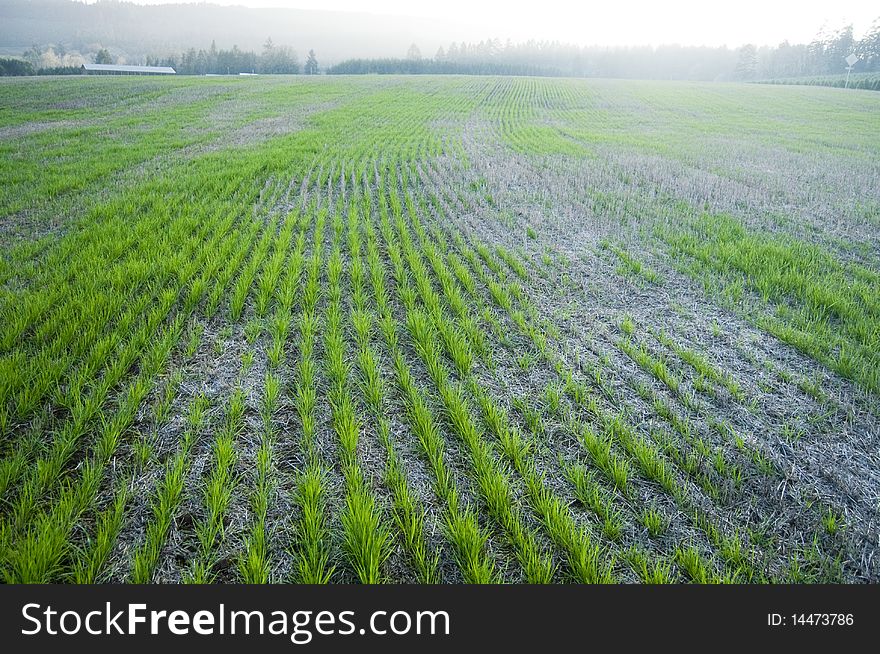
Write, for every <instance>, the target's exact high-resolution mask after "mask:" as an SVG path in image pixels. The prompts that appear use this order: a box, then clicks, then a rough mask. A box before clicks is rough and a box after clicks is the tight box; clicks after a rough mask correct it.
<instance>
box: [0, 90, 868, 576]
mask: <svg viewBox="0 0 880 654" xmlns="http://www.w3.org/2000/svg"><path fill="white" fill-rule="evenodd" d="M0 100H2V101H0V151H2V157H0V180H2V184H0V251H2V259H0V570H2V576H3V579H4V580H5V581H7V582H32V581H40V582H50V581H51V582H96V581H97V582H104V581H113V582H197V583H200V582H231V581H238V582H255V583H262V582H306V583H325V582H347V583H357V582H363V583H377V582H391V583H394V582H420V583H437V582H452V583H461V582H473V583H480V582H528V583H545V582H587V583H594V582H619V583H632V582H644V583H680V582H696V583H713V582H756V583H765V582H807V583H812V582H857V581H873V582H876V581H878V580H880V557H878V556H875V553H876V548H877V547H878V545H877V543H878V537H880V533H878V530H880V522H878V509H880V447H878V443H880V402H878V398H880V184H878V179H880V129H878V126H880V94H877V93H873V92H868V91H846V92H844V91H842V90H839V89H830V88H809V87H794V86H767V85H753V84H748V85H723V84H691V83H671V82H669V83H663V82H624V81H581V80H552V79H531V78H479V77H468V78H456V77H443V78H432V77H409V78H406V77H382V78H371V77H360V78H345V77H341V78H317V79H305V78H271V77H254V78H248V79H237V78H214V79H197V78H189V79H186V78H177V79H171V80H169V79H154V78H75V79H39V80H34V79H22V80H0Z"/></svg>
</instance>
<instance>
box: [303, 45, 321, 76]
mask: <svg viewBox="0 0 880 654" xmlns="http://www.w3.org/2000/svg"><path fill="white" fill-rule="evenodd" d="M305 73H306V75H317V74H318V59H317V57H316V56H315V51H314V50H309V56H308V59H306V66H305Z"/></svg>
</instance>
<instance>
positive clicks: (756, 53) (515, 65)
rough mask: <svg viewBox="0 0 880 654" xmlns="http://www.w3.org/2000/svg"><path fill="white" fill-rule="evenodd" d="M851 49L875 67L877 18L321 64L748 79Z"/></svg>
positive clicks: (860, 65) (824, 65) (879, 37)
mask: <svg viewBox="0 0 880 654" xmlns="http://www.w3.org/2000/svg"><path fill="white" fill-rule="evenodd" d="M852 53H855V54H856V55H857V56H858V57H859V61H858V62H857V64H856V65H855V67H854V70H855V71H858V72H880V18H878V19H877V20H876V21H875V22H874V24H873V26H872V27H871V29H870V30H869V31H868V33H867V34H865V36H864V37H863V38H862V39H859V40H856V39H855V38H854V37H853V29H852V26H847V27H844V28H843V29H840V30H838V31H836V32H833V33H829V34H825V33H820V34H819V35H817V36H816V38H814V39H813V41H811V42H810V43H806V44H794V45H792V44H790V43H788V42H787V41H786V42H783V43H781V44H779V45H778V46H775V47H771V46H762V47H757V46H755V45H744V46H742V47H740V48H737V49H730V48H727V47H724V46H721V47H714V48H713V47H692V46H691V47H689V46H677V45H667V46H659V47H650V46H636V47H597V46H587V47H581V46H576V45H570V44H565V43H558V42H547V41H527V42H525V43H511V42H510V41H507V42H506V43H502V42H500V41H498V40H497V39H492V40H488V41H480V42H479V43H476V44H472V43H452V44H450V45H449V46H448V48H445V49H444V48H442V47H441V48H440V49H439V50H438V51H437V53H436V54H435V55H434V57H433V58H423V57H422V56H421V52H420V50H419V48H418V46H416V45H415V44H413V45H412V46H410V48H409V50H408V51H407V53H406V57H400V58H385V59H348V60H346V61H343V62H340V63H338V64H336V65H334V66H331V67H330V68H328V70H327V72H328V73H330V74H340V75H345V74H349V75H352V74H444V73H449V74H474V75H552V76H569V77H625V78H626V77H628V78H639V79H688V80H725V79H727V80H755V79H768V78H780V77H799V76H815V75H830V74H835V73H842V72H844V71H845V69H846V63H845V61H844V59H845V58H846V57H847V56H848V55H849V54H852Z"/></svg>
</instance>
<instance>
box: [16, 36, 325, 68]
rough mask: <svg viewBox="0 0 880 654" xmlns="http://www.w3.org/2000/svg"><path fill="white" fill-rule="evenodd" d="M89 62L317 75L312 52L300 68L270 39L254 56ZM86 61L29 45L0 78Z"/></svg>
mask: <svg viewBox="0 0 880 654" xmlns="http://www.w3.org/2000/svg"><path fill="white" fill-rule="evenodd" d="M59 51H60V54H59ZM88 59H91V61H92V62H94V63H96V64H114V63H126V64H135V65H140V64H143V65H146V66H170V67H172V68H174V70H175V71H176V72H177V73H178V74H180V75H237V74H239V73H260V74H264V75H297V74H300V73H305V74H307V75H316V74H317V73H318V72H319V66H318V59H317V56H316V54H315V51H314V50H309V53H308V57H307V58H306V61H305V64H304V65H302V66H301V65H300V63H299V59H298V57H297V53H296V50H294V49H292V48H290V47H287V46H279V45H276V44H275V43H273V42H272V38H271V37H269V38H268V39H267V40H266V42H265V44H264V45H263V50H262V52H260V53H256V52H253V51H249V50H241V49H239V48H238V46H232V48H231V49H228V50H224V49H222V48H217V44H216V42H214V41H212V42H211V47H210V48H208V49H207V50H206V49H199V50H196V49H195V48H190V49H189V50H186V51H185V52H182V53H181V54H180V55H170V56H147V57H146V58H145V59H143V60H135V61H129V60H117V58H116V57H114V56H113V55H112V54H111V53H110V51H109V50H107V49H106V48H101V49H99V50H98V51H97V52H95V53H94V54H92V55H90V56H89V57H88ZM86 61H87V59H86V58H85V57H82V56H80V55H78V56H77V57H76V58H75V59H74V58H71V57H70V56H69V55H68V53H66V52H64V51H63V49H62V48H60V47H58V46H50V47H46V48H40V47H39V46H36V45H34V46H32V47H31V48H29V49H28V50H27V51H25V53H24V54H23V56H22V58H21V59H18V58H15V59H13V58H7V59H0V76H20V75H77V74H79V73H80V72H81V66H82V64H83V63H86Z"/></svg>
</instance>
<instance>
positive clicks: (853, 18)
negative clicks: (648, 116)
mask: <svg viewBox="0 0 880 654" xmlns="http://www.w3.org/2000/svg"><path fill="white" fill-rule="evenodd" d="M133 1H134V2H140V3H141V4H162V3H165V2H173V1H176V2H182V1H186V0H133ZM208 1H209V2H214V3H216V4H223V5H245V6H248V7H295V8H298V9H338V10H343V11H369V12H371V13H377V14H397V15H404V16H420V17H430V18H437V19H438V22H439V23H440V24H438V25H437V27H438V28H440V30H441V31H446V30H445V29H443V28H444V27H446V26H449V25H450V24H455V23H459V24H462V23H463V24H467V30H466V32H467V33H469V34H474V33H480V34H482V35H484V36H485V37H486V38H496V37H497V38H501V39H505V38H511V39H513V40H514V41H522V40H526V39H530V38H534V39H558V40H560V41H565V42H570V43H578V44H585V45H586V44H599V45H628V44H651V45H657V44H661V43H680V44H682V45H724V44H726V45H729V46H738V45H741V44H743V43H756V44H759V45H763V44H768V45H776V44H778V43H779V42H780V41H782V40H785V39H787V40H788V41H790V42H792V43H804V42H808V41H809V40H811V39H812V38H813V36H815V34H816V32H817V31H818V30H819V29H820V28H821V27H822V26H823V25H824V26H825V27H826V28H827V29H829V30H835V29H837V28H839V27H841V26H842V25H845V24H848V23H852V24H853V26H854V28H855V33H856V38H858V37H859V36H861V35H862V33H864V32H865V31H866V30H867V29H868V28H869V27H870V25H871V23H872V21H873V20H874V19H876V18H878V17H880V2H878V1H877V0H833V1H831V0H824V1H821V2H820V1H817V0H727V1H726V2H724V3H715V2H712V0H671V1H666V2H651V1H650V0H606V1H604V2H590V1H586V0H581V1H577V0H528V1H524V0H434V1H433V2H416V1H414V0H408V1H407V0H362V1H360V2H358V1H357V0H208ZM462 27H463V25H462ZM452 31H456V30H452ZM452 38H456V37H455V35H454V34H450V39H452Z"/></svg>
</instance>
